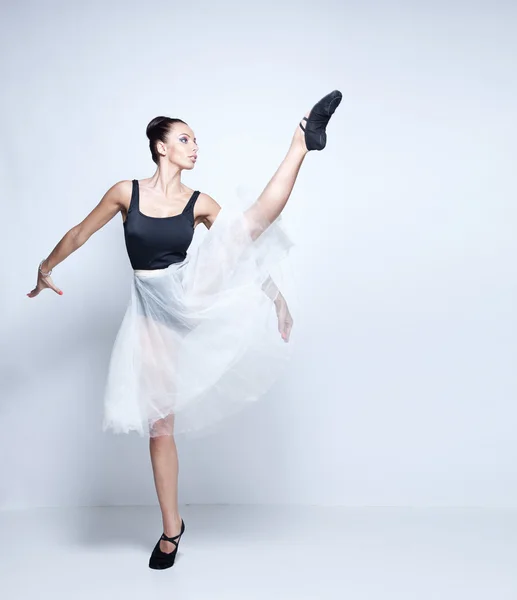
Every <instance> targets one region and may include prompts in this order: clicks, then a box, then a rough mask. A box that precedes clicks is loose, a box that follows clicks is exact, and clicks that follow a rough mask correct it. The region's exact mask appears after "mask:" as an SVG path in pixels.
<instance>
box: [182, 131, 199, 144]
mask: <svg viewBox="0 0 517 600" xmlns="http://www.w3.org/2000/svg"><path fill="white" fill-rule="evenodd" d="M180 135H186V136H187V137H190V135H189V134H188V133H180ZM194 141H195V142H196V143H197V140H196V138H194Z"/></svg>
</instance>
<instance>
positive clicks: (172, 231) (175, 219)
mask: <svg viewBox="0 0 517 600" xmlns="http://www.w3.org/2000/svg"><path fill="white" fill-rule="evenodd" d="M139 192H140V190H139V186H138V180H137V179H133V190H132V193H131V201H130V202H129V208H128V211H127V217H126V220H125V221H124V238H125V240H126V248H127V253H128V256H129V260H130V262H131V266H132V267H133V269H164V268H165V267H168V266H169V265H170V264H172V263H176V262H181V261H182V260H184V259H185V257H186V256H187V249H188V247H189V246H190V244H191V242H192V238H193V236H194V204H195V203H196V200H197V198H198V196H199V192H198V191H196V192H194V193H193V194H192V196H191V197H190V200H189V201H188V202H187V204H186V206H185V208H184V209H183V211H182V212H181V213H179V214H178V215H173V216H172V217H150V216H148V215H144V214H143V213H141V212H140V193H139Z"/></svg>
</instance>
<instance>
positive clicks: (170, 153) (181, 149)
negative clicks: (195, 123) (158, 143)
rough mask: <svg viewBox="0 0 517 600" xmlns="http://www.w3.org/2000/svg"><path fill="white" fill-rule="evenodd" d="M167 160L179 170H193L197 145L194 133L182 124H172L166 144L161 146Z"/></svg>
mask: <svg viewBox="0 0 517 600" xmlns="http://www.w3.org/2000/svg"><path fill="white" fill-rule="evenodd" d="M163 148H164V150H165V151H166V152H167V154H166V157H167V158H168V160H169V161H170V162H172V163H174V164H175V165H177V166H178V167H180V169H193V168H194V165H195V164H196V160H197V151H198V145H197V143H196V138H195V135H194V132H193V131H192V129H190V127H189V126H188V125H185V124H184V123H174V124H173V125H172V126H171V128H170V129H169V135H168V138H167V144H166V145H164V146H163Z"/></svg>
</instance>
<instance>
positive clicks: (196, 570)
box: [0, 505, 517, 600]
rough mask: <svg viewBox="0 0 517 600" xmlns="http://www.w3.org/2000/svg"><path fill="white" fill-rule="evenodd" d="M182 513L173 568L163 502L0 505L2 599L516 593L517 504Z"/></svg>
mask: <svg viewBox="0 0 517 600" xmlns="http://www.w3.org/2000/svg"><path fill="white" fill-rule="evenodd" d="M181 515H182V517H183V519H184V521H185V526H186V530H185V533H184V535H183V538H182V540H181V543H180V549H179V552H178V556H177V558H176V564H175V565H174V566H173V567H172V568H171V569H166V570H164V571H155V570H152V569H149V567H148V559H149V554H150V552H151V550H152V548H153V547H154V545H155V543H156V541H157V540H158V538H159V536H160V534H161V520H160V516H159V511H158V507H97V508H76V509H60V508H44V509H37V510H27V511H22V510H20V511H7V510H6V511H0V552H1V556H0V595H1V597H2V598H4V599H6V600H25V599H27V600H29V599H30V600H33V599H35V598H37V599H38V600H41V599H45V598H47V597H48V598H49V599H50V598H52V599H53V600H61V599H65V598H66V599H67V600H83V599H88V600H93V599H94V598H95V600H100V599H104V598H105V599H108V598H109V599H110V600H112V599H113V598H114V597H115V595H117V596H118V597H120V598H125V599H127V600H129V599H133V598H135V599H138V600H142V599H143V598H145V599H146V600H148V599H149V600H150V599H151V598H156V599H160V598H173V599H177V600H191V599H196V600H197V599H203V600H218V599H224V600H233V599H235V600H237V599H238V600H255V599H257V600H258V599H260V600H263V599H264V598H265V597H267V598H268V599H271V598H279V599H282V600H290V599H293V600H294V599H296V600H304V599H306V598H307V599H308V598H311V599H316V598H318V599H329V600H330V599H332V600H333V599H336V600H337V599H339V600H345V599H350V600H363V599H365V600H366V599H368V600H374V599H382V600H391V599H394V600H395V599H396V600H405V599H408V600H409V599H411V600H427V599H431V598H432V599H433V600H448V599H449V598H450V599H454V600H463V599H465V600H477V599H483V600H506V599H508V600H510V599H511V600H516V599H517V510H511V509H474V508H470V509H469V508H466V509H459V508H455V509H443V508H438V509H426V508H406V509H402V508H373V507H372V508H342V507H288V506H220V505H219V506H209V505H189V506H183V507H182V509H181ZM163 594H166V595H163Z"/></svg>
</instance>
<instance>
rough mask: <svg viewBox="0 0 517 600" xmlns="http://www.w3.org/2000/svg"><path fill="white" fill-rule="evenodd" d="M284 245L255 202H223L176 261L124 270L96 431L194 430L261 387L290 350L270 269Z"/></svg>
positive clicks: (285, 239)
mask: <svg viewBox="0 0 517 600" xmlns="http://www.w3.org/2000/svg"><path fill="white" fill-rule="evenodd" d="M257 236H258V237H257ZM292 245H293V242H292V241H291V239H290V238H289V236H288V235H287V234H286V232H285V231H284V229H283V228H282V227H281V225H280V218H278V219H276V220H275V221H273V222H272V223H269V222H268V221H267V220H266V219H265V218H263V217H262V216H261V213H260V208H259V207H258V205H257V204H256V203H255V204H254V205H253V206H252V207H250V208H249V209H247V210H241V209H239V208H236V207H230V206H228V207H222V208H221V210H220V212H219V214H218V215H217V218H216V219H215V221H214V223H213V225H212V226H211V228H210V229H209V230H208V231H207V232H206V234H205V237H204V238H203V240H202V241H201V243H200V244H199V245H198V247H197V248H196V249H195V250H192V251H191V250H190V249H189V252H188V254H187V258H186V259H185V260H184V261H182V262H180V263H174V264H171V265H170V266H168V267H167V268H165V269H158V270H149V271H141V270H135V271H133V274H134V276H133V278H132V281H131V294H130V300H129V305H128V307H127V310H126V312H125V314H124V317H123V320H122V324H121V326H120V329H119V331H118V334H117V336H116V339H115V342H114V345H113V349H112V353H111V358H110V363H109V369H108V376H107V381H106V387H105V396H104V420H103V431H106V430H108V429H111V430H113V432H115V433H128V432H130V431H136V432H138V433H139V434H140V435H142V436H151V437H156V436H159V435H168V434H171V433H174V434H191V435H204V434H206V433H209V432H213V431H214V430H215V429H217V426H218V425H219V424H220V423H221V422H222V421H223V420H224V419H225V418H226V417H227V416H229V415H231V414H233V413H236V412H237V411H239V410H240V409H242V408H243V407H245V406H247V405H249V404H250V403H253V402H254V401H255V400H257V399H258V398H259V397H260V396H261V395H262V394H264V393H265V392H266V391H267V390H268V389H269V388H270V387H271V385H272V384H273V382H275V380H276V379H277V378H278V377H279V376H280V374H282V372H283V371H284V369H285V367H286V364H287V362H288V360H289V358H290V356H291V352H292V338H291V339H290V340H289V341H288V342H286V341H284V339H283V338H282V336H281V334H280V331H279V324H278V318H277V312H276V309H275V305H274V302H273V300H274V299H275V297H276V294H277V293H278V288H277V286H276V283H277V282H276V281H275V280H274V279H272V278H271V277H270V274H271V272H279V271H278V269H277V267H278V265H279V264H280V263H281V261H283V260H284V259H285V258H286V256H287V254H288V253H289V250H290V248H291V247H292ZM278 287H280V286H278ZM280 292H282V293H283V290H282V289H280ZM283 295H284V296H285V294H283Z"/></svg>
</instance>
